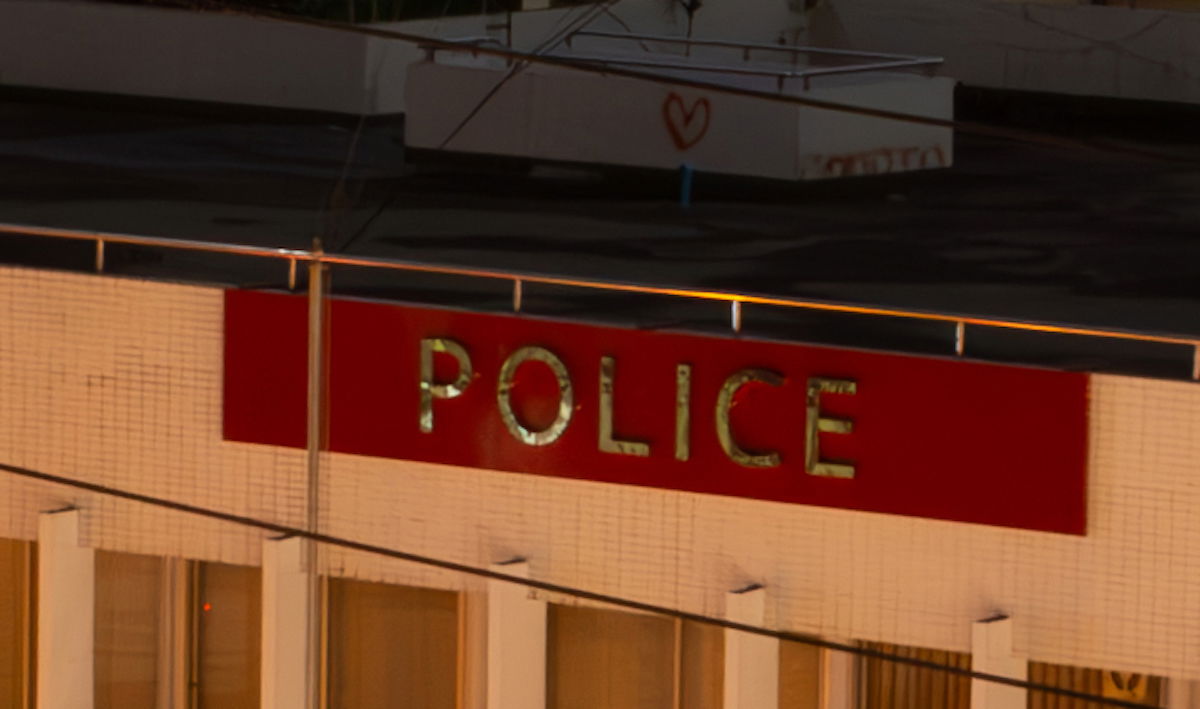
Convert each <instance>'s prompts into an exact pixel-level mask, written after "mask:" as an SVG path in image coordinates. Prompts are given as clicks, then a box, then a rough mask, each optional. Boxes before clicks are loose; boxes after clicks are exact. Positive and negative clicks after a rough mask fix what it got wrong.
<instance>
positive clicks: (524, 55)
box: [172, 0, 1200, 167]
mask: <svg viewBox="0 0 1200 709" xmlns="http://www.w3.org/2000/svg"><path fill="white" fill-rule="evenodd" d="M172 1H173V2H176V3H178V4H179V5H180V6H187V5H186V4H185V3H186V0H172ZM188 7H190V6H188ZM200 12H207V13H218V14H229V15H236V16H242V17H250V18H257V19H260V20H269V21H275V22H282V23H287V24H294V25H300V26H307V27H316V28H321V29H326V30H330V31H337V32H348V33H354V34H361V35H364V36H368V37H377V38H381V39H391V40H396V41H403V42H408V43H411V44H416V45H418V46H421V47H424V48H426V49H429V50H434V51H437V50H451V51H460V52H470V53H471V54H474V55H477V56H491V57H497V58H501V59H506V60H515V61H524V62H528V63H529V64H538V65H544V66H550V67H558V68H562V69H570V70H574V71H579V72H583V73H590V74H599V75H603V76H613V77H622V78H628V79H637V80H642V81H649V82H653V83H658V84H662V85H665V86H673V87H682V88H692V89H698V90H704V91H712V92H715V93H723V94H728V95H731V96H742V97H746V98H756V99H761V100H764V101H768V102H772V103H783V104H789V105H797V106H806V107H809V108H817V109H822V110H827V111H833V112H838V113H846V114H851V115H859V116H866V117H871V118H882V119H887V120H893V121H898V122H903V123H911V124H916V125H927V126H933V127H939V128H949V129H951V130H956V131H959V132H961V133H964V134H968V135H977V136H981V137H988V138H998V139H1002V140H1010V141H1015V142H1021V143H1026V144H1033V145H1042V146H1047V147H1053V148H1059V149H1068V150H1077V151H1084V152H1088V153H1092V154H1111V155H1121V156H1124V157H1132V158H1139V159H1142V160H1151V161H1155V162H1164V163H1170V164H1177V165H1188V166H1193V167H1200V159H1198V158H1191V157H1185V156H1179V155H1173V154H1170V153H1163V152H1158V151H1154V150H1147V149H1144V148H1139V147H1134V146H1129V145H1119V144H1114V143H1108V142H1105V143H1099V142H1091V141H1086V140H1080V139H1076V138H1067V137H1064V136H1061V135H1055V134H1052V133H1044V132H1038V131H1031V130H1026V129H1021V128H1012V127H1008V126H1001V125H994V124H989V123H981V122H978V121H960V120H956V119H952V118H937V117H934V116H924V115H920V114H914V113H905V112H903V111H894V110H890V109H884V108H875V107H870V106H858V105H853V104H847V103H841V102H838V101H829V100H825V99H818V98H812V97H809V96H801V95H797V94H790V93H784V92H772V91H764V90H759V89H750V88H745V87H740V86H733V85H730V84H724V83H721V82H717V81H706V80H701V79H694V78H688V77H683V76H678V75H671V76H668V75H663V74H658V73H656V72H652V71H645V70H641V69H635V68H631V67H624V66H617V65H614V64H604V63H600V62H597V61H588V60H583V59H576V58H572V57H569V56H563V55H554V54H537V53H533V52H524V51H519V50H515V49H512V48H508V47H495V46H489V45H483V44H472V45H466V44H463V43H461V42H456V41H453V40H449V39H442V38H439V37H432V36H428V35H421V34H415V33H412V32H404V31H400V30H396V29H385V28H382V27H373V26H363V25H353V24H348V23H345V22H338V21H334V20H323V19H318V18H311V17H303V16H299V15H291V14H287V13H282V12H278V11H273V10H266V9H262V8H257V7H254V8H248V7H245V6H238V5H234V4H233V3H231V2H225V3H224V4H222V5H221V7H220V9H216V10H212V9H204V10H200Z"/></svg>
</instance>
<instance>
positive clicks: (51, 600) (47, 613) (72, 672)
mask: <svg viewBox="0 0 1200 709" xmlns="http://www.w3.org/2000/svg"><path fill="white" fill-rule="evenodd" d="M79 518H80V512H79V510H75V509H68V510H60V511H57V512H45V513H42V514H41V515H40V516H39V517H38V588H37V594H38V595H37V706H38V709H91V708H92V706H93V693H94V691H95V687H94V682H95V680H94V675H93V672H92V668H93V664H94V661H95V660H94V655H95V643H96V641H95V616H96V554H95V552H94V551H93V550H92V549H90V548H88V547H84V546H80V544H79Z"/></svg>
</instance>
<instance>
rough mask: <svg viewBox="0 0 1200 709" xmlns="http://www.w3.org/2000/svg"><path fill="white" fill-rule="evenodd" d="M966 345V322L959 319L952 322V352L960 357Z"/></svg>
mask: <svg viewBox="0 0 1200 709" xmlns="http://www.w3.org/2000/svg"><path fill="white" fill-rule="evenodd" d="M966 347H967V324H966V323H965V322H963V321H962V320H959V321H958V322H957V323H955V324H954V354H956V355H958V356H959V357H962V354H963V350H965V349H966Z"/></svg>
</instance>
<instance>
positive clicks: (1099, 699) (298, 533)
mask: <svg viewBox="0 0 1200 709" xmlns="http://www.w3.org/2000/svg"><path fill="white" fill-rule="evenodd" d="M0 471H3V472H7V473H10V474H12V475H16V476H18V477H22V478H26V479H30V480H39V481H41V482H46V483H52V484H55V485H63V486H66V487H71V488H75V489H77V490H86V491H88V492H93V493H96V494H100V495H106V496H109V497H115V498H119V499H123V500H129V501H132V502H139V503H142V504H146V505H151V506H154V507H160V508H163V509H168V510H173V511H176V512H183V513H186V514H193V515H197V516H200V517H207V518H209V519H215V520H220V521H223V522H230V523H233V524H240V525H243V526H246V527H254V528H257V529H261V530H264V531H267V532H274V533H276V534H279V535H282V536H285V537H300V538H303V539H308V540H311V541H313V542H317V543H320V544H328V545H330V546H336V547H341V548H343V549H350V550H353V551H359V552H364V553H368V554H376V555H379V556H383V557H387V558H390V559H398V560H401V561H407V562H412V563H415V564H421V565H423V566H431V567H434V568H438V569H442V570H444V571H452V572H455V573H461V574H467V575H470V576H477V577H480V578H486V579H491V580H495V581H504V582H507V583H513V584H517V585H520V586H526V587H528V588H533V589H537V590H539V591H545V592H547V593H555V594H560V595H564V596H573V597H575V598H579V599H583V600H587V601H593V602H596V603H602V604H606V605H610V606H616V607H619V608H626V609H629V610H633V611H639V612H642V613H652V614H655V615H661V616H664V617H669V618H677V619H679V620H684V621H691V622H695V623H703V624H706V625H712V626H717V627H720V628H725V629H728V630H736V631H740V632H743V633H749V634H751V635H757V636H761V637H767V638H773V639H776V640H780V641H785V642H794V643H800V644H803V645H811V646H814V647H819V648H825V649H828V650H836V651H839V652H847V653H850V654H852V655H858V656H861V657H869V658H873V659H877V660H884V661H887V662H895V663H899V664H904V665H910V666H912V667H919V668H923V669H928V670H935V671H939V672H946V673H948V674H953V675H957V676H960V677H966V678H969V679H977V680H981V681H984V682H993V683H995V684H1002V685H1007V686H1010V687H1018V688H1020V689H1025V690H1027V691H1034V692H1047V693H1050V694H1056V695H1059V696H1063V697H1070V698H1072V699H1079V700H1083V701H1087V702H1095V703H1097V704H1102V705H1105V706H1111V707H1122V708H1123V709H1156V708H1155V707H1153V706H1152V705H1148V704H1141V703H1138V702H1130V701H1126V700H1123V699H1115V698H1112V697H1104V696H1101V695H1096V694H1090V693H1088V692H1081V691H1078V690H1074V689H1068V688H1066V687H1055V686H1053V685H1048V684H1041V683H1038V682H1030V681H1028V680H1019V679H1013V678H1012V677H1005V676H1003V675H996V674H991V673H989V672H977V671H975V670H970V669H966V668H962V667H955V666H953V665H946V664H942V663H939V662H933V661H931V660H922V659H918V658H913V657H905V656H903V655H897V654H895V653H891V652H884V651H882V650H875V649H873V648H869V647H860V646H858V645H849V644H846V643H838V642H833V641H830V640H823V639H821V638H814V637H808V636H804V635H797V634H794V633H789V632H785V631H780V630H771V629H770V628H763V627H759V626H756V625H749V624H746V623H739V622H736V621H732V620H726V619H724V618H716V617H713V616H706V615H701V614H699V613H691V612H688V611H684V610H679V609H677V608H669V607H667V606H660V605H657V604H654V603H645V602H643V601H637V600H634V599H631V598H625V597H622V596H613V595H610V594H605V593H597V592H595V591H588V590H586V589H581V588H576V587H573V586H566V585H563V584H557V583H550V582H547V581H538V580H535V579H529V578H523V577H520V576H512V575H509V574H504V573H500V572H498V571H493V570H491V569H486V568H481V567H477V566H471V565H469V564H462V563H459V562H455V561H449V560H446V559H438V558H435V557H429V556H423V555H421V554H414V553H412V552H406V551H402V550H399V549H390V548H388V547H382V546H377V545H375V544H368V543H366V542H359V541H354V540H352V539H345V538H343V537H336V536H333V535H329V534H322V533H319V532H314V531H309V530H306V529H302V528H300V527H293V526H290V525H286V524H278V523H276V522H268V521H266V520H260V519H255V518H253V517H247V516H244V515H238V514H234V513H232V512H222V511H220V510H214V509H211V508H207V507H200V506H198V505H192V504H188V503H186V502H179V501H176V500H168V499H165V498H161V497H154V496H151V495H143V494H141V493H137V492H132V491H129V490H123V489H120V488H115V487H109V486H107V485H100V484H98V483H90V482H86V481H83V480H78V479H74V478H68V477H63V476H61V475H54V474H53V473H46V472H43V471H39V470H33V469H31V468H24V467H20V466H16V465H9V464H7V463H0Z"/></svg>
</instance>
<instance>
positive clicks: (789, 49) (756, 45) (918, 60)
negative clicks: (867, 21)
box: [566, 30, 945, 66]
mask: <svg viewBox="0 0 1200 709" xmlns="http://www.w3.org/2000/svg"><path fill="white" fill-rule="evenodd" d="M575 37H596V38H600V39H619V40H628V41H631V42H659V43H661V44H679V45H684V46H688V47H723V48H726V49H740V50H742V57H743V59H746V60H749V59H750V53H751V52H755V51H763V52H782V53H785V54H818V55H826V56H834V57H862V58H864V59H884V60H887V61H900V60H907V61H910V62H913V63H914V66H920V65H925V64H941V63H943V62H944V61H945V60H944V59H942V58H941V57H923V56H917V55H913V54H891V53H887V52H860V51H858V50H854V49H830V48H827V47H810V46H807V45H798V44H764V43H761V42H734V41H731V40H724V39H695V38H691V37H673V36H671V35H656V34H636V33H630V32H600V31H597V30H578V31H576V32H572V33H571V35H570V36H569V37H568V38H567V39H566V44H567V46H568V47H569V46H571V41H572V40H573V39H574V38H575Z"/></svg>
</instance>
